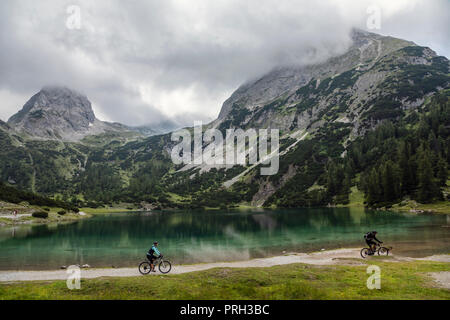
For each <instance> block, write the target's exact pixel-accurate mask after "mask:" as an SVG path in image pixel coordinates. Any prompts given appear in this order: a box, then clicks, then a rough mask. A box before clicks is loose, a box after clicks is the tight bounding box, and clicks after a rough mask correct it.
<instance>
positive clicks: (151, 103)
mask: <svg viewBox="0 0 450 320" xmlns="http://www.w3.org/2000/svg"><path fill="white" fill-rule="evenodd" d="M70 5H76V6H78V7H79V8H80V14H81V15H80V17H81V20H80V22H81V24H80V29H76V28H75V29H73V28H72V27H76V22H77V20H76V16H75V15H74V14H73V13H74V12H73V11H70V12H69V13H68V11H67V10H68V7H69V6H70ZM371 5H376V6H377V7H378V8H379V9H380V10H381V25H380V26H381V29H379V30H369V31H372V32H377V33H381V34H384V35H392V36H395V37H399V38H403V39H407V40H411V41H414V42H416V43H417V44H419V45H424V46H429V47H431V48H432V49H433V50H435V51H436V52H437V53H438V54H440V55H445V56H447V57H449V56H450V43H449V38H450V37H449V30H450V24H449V21H450V16H449V15H450V1H448V0H395V1H394V0H386V1H376V0H371V1H366V0H354V1H348V0H322V1H319V0H318V1H306V0H305V1H287V0H274V1H272V0H244V1H243V0H214V1H212V0H186V1H184V0H157V1H156V0H155V1H152V0H145V1H144V0H142V1H137V0H134V1H121V0H95V1H83V0H70V1H65V0H40V1H33V0H1V1H0V49H1V50H0V119H2V120H5V121H6V120H7V119H8V118H9V117H10V116H11V115H12V114H14V113H16V112H17V111H18V110H19V109H21V108H22V106H23V105H24V103H25V102H26V101H27V100H28V99H29V98H30V97H31V96H32V95H33V94H34V93H36V92H38V91H39V90H40V89H41V88H42V87H43V86H45V85H64V86H67V87H70V88H73V89H75V90H77V91H80V92H82V93H84V94H86V95H87V96H88V97H89V99H90V100H91V102H92V103H93V106H94V111H95V112H96V114H97V117H98V118H100V119H102V120H108V121H117V122H122V123H125V124H129V125H141V124H148V123H158V122H159V121H161V120H164V119H170V118H171V119H175V120H177V121H179V122H182V124H185V125H192V122H193V120H194V119H195V120H203V121H205V122H206V121H209V120H213V119H215V118H216V117H217V115H218V113H219V111H220V108H221V105H222V103H223V101H224V100H225V99H226V98H228V97H229V96H230V95H231V93H232V92H233V91H234V90H235V89H236V88H237V87H238V86H239V85H241V84H242V83H243V82H245V81H248V80H249V79H253V78H255V77H257V76H260V75H262V74H264V73H265V72H268V71H270V70H271V69H273V68H274V67H277V66H280V65H289V64H305V63H314V62H319V61H321V60H324V59H326V58H328V57H330V56H332V55H336V54H339V53H341V52H343V51H344V50H346V48H347V47H348V46H349V44H350V42H349V31H350V30H351V28H352V27H359V28H361V29H365V30H367V23H366V22H367V19H368V18H369V15H370V14H368V13H367V10H368V8H369V7H370V6H371ZM369 11H370V10H369ZM371 13H372V12H371ZM73 18H75V20H74V19H73ZM68 19H69V24H68ZM74 23H75V24H74ZM67 25H69V26H70V27H71V28H68V27H67ZM312 53H314V54H312Z"/></svg>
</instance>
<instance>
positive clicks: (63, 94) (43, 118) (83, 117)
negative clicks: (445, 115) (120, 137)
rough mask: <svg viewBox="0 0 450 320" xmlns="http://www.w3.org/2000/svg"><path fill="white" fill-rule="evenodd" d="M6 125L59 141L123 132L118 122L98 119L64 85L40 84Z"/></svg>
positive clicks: (80, 97)
mask: <svg viewBox="0 0 450 320" xmlns="http://www.w3.org/2000/svg"><path fill="white" fill-rule="evenodd" d="M8 125H9V126H10V127H11V128H12V129H14V130H15V131H17V132H22V133H26V134H28V135H30V136H32V137H38V138H43V139H57V140H63V141H78V140H80V139H82V138H83V137H85V136H87V135H95V134H101V133H104V132H108V131H115V132H117V131H119V132H120V131H127V129H126V128H125V127H124V126H122V125H119V124H111V123H107V122H103V121H100V120H98V119H97V118H96V117H95V114H94V111H93V110H92V106H91V102H90V101H89V100H88V98H87V97H86V96H84V95H82V94H80V93H78V92H76V91H74V90H71V89H68V88H64V87H44V88H43V89H42V90H41V91H39V92H38V93H37V94H35V95H34V96H33V97H31V99H30V100H28V102H27V103H26V104H25V105H24V106H23V108H22V110H21V111H19V112H18V113H16V114H15V115H13V116H12V117H11V118H10V119H9V120H8Z"/></svg>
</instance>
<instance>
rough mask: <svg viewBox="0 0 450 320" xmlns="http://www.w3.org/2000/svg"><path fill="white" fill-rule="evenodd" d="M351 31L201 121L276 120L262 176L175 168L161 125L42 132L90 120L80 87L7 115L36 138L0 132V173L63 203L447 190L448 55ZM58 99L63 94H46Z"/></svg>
mask: <svg viewBox="0 0 450 320" xmlns="http://www.w3.org/2000/svg"><path fill="white" fill-rule="evenodd" d="M352 38H353V45H352V46H351V47H350V48H349V50H348V51H347V52H346V53H344V54H343V55H340V56H337V57H333V58H331V59H329V60H327V61H325V62H323V63H321V64H316V65H309V66H302V67H299V66H290V67H283V68H278V69H276V70H273V71H272V72H269V73H268V74H266V75H263V76H262V77H260V78H259V79H257V80H254V81H250V82H248V83H245V84H243V85H242V86H241V87H239V88H238V89H237V90H236V91H235V92H234V93H233V94H232V95H231V97H230V98H229V99H227V101H225V102H224V104H223V107H222V110H221V112H220V115H219V117H218V119H216V120H215V121H213V122H212V123H210V124H208V125H206V126H205V129H206V128H208V127H215V128H218V129H219V130H221V131H222V133H224V132H225V130H226V129H228V128H242V129H249V128H255V129H258V128H277V129H280V135H281V139H280V150H281V152H280V166H279V171H278V173H277V174H276V175H272V176H261V175H260V170H259V169H260V167H261V166H260V165H257V166H238V165H236V166H225V165H217V166H206V165H188V166H184V165H175V164H173V163H172V161H171V159H170V152H171V149H172V147H173V145H174V142H172V141H171V135H170V133H167V134H162V135H154V136H151V137H142V136H139V137H136V136H134V137H133V136H131V137H130V138H129V139H128V138H127V139H121V140H120V139H119V140H117V139H116V140H114V139H107V140H106V141H105V140H102V139H106V138H105V137H104V136H95V139H94V138H90V137H89V136H85V138H84V140H82V141H78V140H74V139H71V140H65V139H62V140H61V139H58V140H48V138H51V139H55V137H56V138H58V137H62V134H61V133H60V131H64V132H69V133H72V132H77V133H78V134H79V136H83V135H85V134H86V132H90V131H89V130H91V129H90V126H91V127H92V126H93V127H96V125H95V123H96V120H92V119H93V118H92V117H93V113H91V112H90V111H89V110H91V108H90V104H88V103H87V102H86V100H87V99H83V98H82V97H79V96H78V95H74V96H76V97H77V98H70V101H71V102H70V104H71V105H74V106H76V107H75V108H74V110H73V114H74V117H73V118H72V116H71V113H70V112H68V111H65V112H66V113H64V111H62V110H61V111H58V116H57V117H56V116H55V117H54V118H52V117H53V115H54V114H55V112H54V111H52V110H53V109H56V110H59V109H58V108H57V106H56V105H64V104H62V103H59V102H58V103H51V104H48V102H47V101H48V100H49V98H47V95H45V99H47V100H45V99H44V97H42V99H43V100H42V101H45V103H38V102H35V100H36V101H40V100H39V99H40V98H39V99H38V98H36V99H33V98H34V97H33V98H32V99H31V100H30V101H32V102H29V103H27V104H26V105H25V106H24V109H23V110H22V111H21V112H19V114H18V115H16V116H15V117H14V119H11V120H10V121H9V122H8V125H10V126H11V127H13V128H14V129H16V130H17V129H19V131H20V130H23V131H25V132H29V133H30V134H34V135H39V136H41V137H42V138H41V139H40V140H36V139H30V138H29V137H27V136H20V135H15V134H12V133H11V130H9V131H3V133H2V131H0V134H2V140H1V141H0V142H1V147H2V153H1V154H0V180H1V181H8V180H9V181H14V182H15V183H16V184H17V186H18V187H20V188H24V189H29V190H31V191H35V192H39V193H42V194H46V195H54V194H63V195H65V196H66V197H73V199H72V200H73V202H80V201H82V199H83V201H85V203H84V204H87V205H103V204H108V203H112V202H134V203H141V202H149V203H154V204H156V205H158V206H162V207H181V208H190V207H219V206H232V205H237V204H241V203H246V204H251V205H254V206H278V207H298V206H325V205H336V204H346V203H348V202H349V201H350V199H351V198H355V197H360V198H364V200H365V203H366V205H369V206H390V205H392V204H394V203H398V202H401V201H407V200H408V199H413V200H415V201H421V202H431V201H438V200H442V199H446V197H448V191H449V190H448V186H447V176H448V168H449V166H450V125H449V124H450V118H449V117H450V76H449V61H448V59H447V58H445V57H442V56H438V55H436V53H435V52H434V51H432V50H431V49H430V48H427V47H421V46H418V45H416V44H414V43H412V42H410V41H405V40H402V39H396V38H393V37H389V36H382V35H377V34H373V33H368V32H364V31H360V30H354V31H353V33H352ZM60 99H61V100H62V101H66V98H58V99H55V100H60ZM67 99H69V97H67ZM34 105H37V106H38V108H37V109H36V111H37V113H36V118H37V120H36V121H35V120H34V117H33V116H34V112H35V111H34V109H33V106H34ZM45 105H52V106H53V107H52V108H51V110H48V109H46V108H43V107H42V106H45ZM65 106H66V107H65V108H63V109H64V110H69V109H70V108H69V106H68V105H65ZM41 107H42V109H44V110H43V111H42V112H40V111H39V110H40V108H41ZM32 109H33V110H32ZM69 115H70V116H69ZM42 118H44V119H42ZM94 118H95V117H94ZM47 119H52V120H51V121H50V120H47ZM57 119H60V120H57ZM61 119H62V120H61ZM72 119H73V120H72ZM33 121H34V122H33ZM41 121H42V122H41ZM45 121H48V122H45ZM46 127H48V128H51V130H50V133H49V132H47V131H46V130H45V128H46ZM22 128H23V129H22ZM35 128H36V129H35ZM68 128H69V129H68ZM127 129H128V130H131V129H130V128H127ZM66 130H67V131H66ZM133 130H136V129H133ZM141 130H146V129H143V128H142V129H141ZM55 131H56V133H55ZM66 137H67V136H66ZM86 139H90V140H89V141H90V143H85V142H86ZM92 140H96V141H97V142H98V141H100V142H101V143H92ZM204 147H206V145H204ZM77 205H78V204H77Z"/></svg>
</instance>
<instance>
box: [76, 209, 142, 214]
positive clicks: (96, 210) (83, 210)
mask: <svg viewBox="0 0 450 320" xmlns="http://www.w3.org/2000/svg"><path fill="white" fill-rule="evenodd" d="M134 210H135V209H134ZM80 211H81V212H84V213H88V214H102V213H112V212H129V211H133V210H129V209H126V208H119V207H117V208H116V207H112V208H95V209H94V208H80Z"/></svg>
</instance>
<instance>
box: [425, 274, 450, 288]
mask: <svg viewBox="0 0 450 320" xmlns="http://www.w3.org/2000/svg"><path fill="white" fill-rule="evenodd" d="M429 275H430V276H431V277H432V278H433V280H434V282H435V283H436V286H437V287H440V288H444V289H450V271H443V272H430V273H429Z"/></svg>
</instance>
